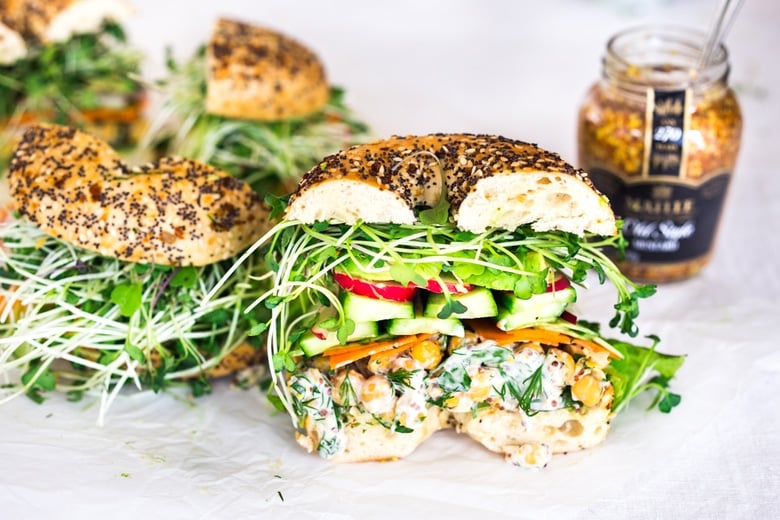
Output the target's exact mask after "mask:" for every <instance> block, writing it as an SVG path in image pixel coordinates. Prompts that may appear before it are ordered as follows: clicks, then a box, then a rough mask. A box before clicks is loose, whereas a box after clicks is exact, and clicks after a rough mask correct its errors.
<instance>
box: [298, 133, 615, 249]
mask: <svg viewBox="0 0 780 520" xmlns="http://www.w3.org/2000/svg"><path fill="white" fill-rule="evenodd" d="M442 178H444V179H446V192H445V193H446V196H447V198H448V200H449V203H450V211H451V214H452V218H453V220H454V222H455V224H456V226H457V227H458V228H459V229H462V230H465V231H472V232H476V233H481V232H483V231H485V230H486V229H488V228H502V229H514V228H516V227H517V226H520V225H523V224H532V226H533V228H534V229H535V230H538V231H546V230H552V229H555V230H560V231H568V232H570V233H577V234H581V233H583V232H586V231H587V232H591V233H596V234H599V235H614V234H615V233H616V231H617V230H616V228H615V217H614V214H613V213H612V210H611V208H610V206H609V202H608V201H607V199H606V197H605V196H604V195H602V194H600V193H599V192H598V191H597V190H596V188H595V187H594V186H593V184H592V183H591V181H590V179H589V178H588V176H587V175H586V174H585V172H583V171H582V170H577V169H575V168H574V167H572V166H571V165H569V164H567V163H566V162H565V161H563V160H562V159H561V158H560V156H559V155H557V154H555V153H551V152H548V151H546V150H543V149H541V148H539V147H537V146H536V145H533V144H529V143H525V142H521V141H516V140H511V139H507V138H504V137H499V136H489V135H472V134H433V135H425V136H407V137H393V138H390V139H387V140H384V141H377V142H373V143H369V144H365V145H358V146H354V147H352V148H349V149H347V150H344V151H341V152H339V153H336V154H333V155H330V156H328V157H326V158H325V159H323V160H322V161H321V162H320V163H319V164H318V165H317V166H315V167H314V168H312V169H311V170H310V171H309V172H307V173H306V175H304V177H303V179H302V180H301V182H300V184H299V186H298V189H297V190H296V192H295V193H294V194H293V196H292V198H291V200H290V204H289V206H288V208H287V213H286V217H287V218H288V219H290V220H299V221H301V222H309V223H310V222H314V221H318V220H322V221H328V220H335V221H339V222H344V223H347V224H352V223H354V222H356V221H357V219H360V220H362V221H364V222H392V223H397V224H412V223H414V222H415V221H416V217H415V212H414V210H415V208H417V207H420V206H428V207H432V206H434V205H436V203H437V202H438V199H439V197H440V195H441V194H442V190H441V179H442ZM335 200H339V201H344V203H343V204H334V203H333V202H332V201H335Z"/></svg>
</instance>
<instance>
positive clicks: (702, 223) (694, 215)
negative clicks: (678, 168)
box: [589, 168, 731, 263]
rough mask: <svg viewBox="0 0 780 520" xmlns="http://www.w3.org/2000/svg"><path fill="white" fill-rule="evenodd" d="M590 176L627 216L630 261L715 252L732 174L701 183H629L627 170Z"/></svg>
mask: <svg viewBox="0 0 780 520" xmlns="http://www.w3.org/2000/svg"><path fill="white" fill-rule="evenodd" d="M589 175H590V177H591V179H592V180H593V182H594V184H595V185H596V186H598V188H599V190H601V192H602V193H604V195H606V196H607V197H608V198H609V200H610V202H611V204H612V209H613V211H614V212H615V214H616V215H617V216H618V218H622V219H623V220H624V225H623V235H624V236H625V238H626V240H628V247H627V248H626V260H628V261H630V262H651V263H665V262H684V261H687V260H694V259H696V258H699V257H702V256H704V255H706V254H707V253H708V252H709V251H710V249H711V247H712V244H713V242H714V239H715V234H716V231H717V225H718V220H719V217H720V214H721V208H722V206H723V202H724V199H725V197H726V191H727V188H728V184H729V180H730V179H731V175H730V174H728V173H721V174H719V175H715V176H713V177H712V178H710V179H708V180H707V181H705V182H703V183H701V184H697V185H689V184H682V183H679V182H678V183H670V182H668V181H664V182H659V181H658V180H655V181H653V180H647V179H642V180H635V181H633V182H626V179H625V178H624V177H622V176H621V175H619V174H614V173H611V172H609V171H606V170H603V169H598V168H594V169H593V170H591V171H590V172H589Z"/></svg>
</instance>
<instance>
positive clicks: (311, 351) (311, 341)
mask: <svg viewBox="0 0 780 520" xmlns="http://www.w3.org/2000/svg"><path fill="white" fill-rule="evenodd" d="M336 335H337V331H335V330H328V331H324V332H320V333H319V334H314V333H313V332H311V331H309V332H307V333H306V334H304V335H303V337H302V338H301V339H300V342H299V343H298V344H299V345H300V347H301V350H303V352H304V354H306V355H307V356H309V357H311V356H316V355H317V354H322V353H323V352H324V351H325V350H326V349H329V348H330V347H335V346H336V345H338V344H339V343H341V342H340V341H339V339H338V337H336ZM378 335H379V325H378V324H377V323H376V322H375V321H361V322H355V331H354V332H353V333H352V334H350V335H349V337H348V338H347V341H358V340H361V339H366V338H373V337H376V336H378Z"/></svg>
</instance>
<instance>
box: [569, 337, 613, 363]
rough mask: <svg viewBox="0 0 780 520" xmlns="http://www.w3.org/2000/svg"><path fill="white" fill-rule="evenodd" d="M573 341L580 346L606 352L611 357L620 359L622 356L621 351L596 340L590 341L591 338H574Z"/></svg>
mask: <svg viewBox="0 0 780 520" xmlns="http://www.w3.org/2000/svg"><path fill="white" fill-rule="evenodd" d="M572 343H573V344H575V345H578V346H580V347H584V348H589V349H591V350H592V351H593V352H606V353H607V355H608V356H609V357H611V358H614V359H620V357H621V356H620V354H619V353H617V352H614V351H612V350H610V349H608V348H606V347H605V346H603V345H599V344H598V343H596V342H595V341H590V340H589V339H581V338H574V339H573V340H572Z"/></svg>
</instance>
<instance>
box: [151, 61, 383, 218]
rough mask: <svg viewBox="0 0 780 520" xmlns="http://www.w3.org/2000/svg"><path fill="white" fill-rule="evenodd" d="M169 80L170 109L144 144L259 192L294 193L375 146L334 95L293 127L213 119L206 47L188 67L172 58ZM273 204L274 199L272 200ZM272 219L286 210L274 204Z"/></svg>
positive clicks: (340, 94)
mask: <svg viewBox="0 0 780 520" xmlns="http://www.w3.org/2000/svg"><path fill="white" fill-rule="evenodd" d="M167 65H168V72H169V74H168V77H167V78H166V79H165V80H163V81H160V82H159V89H160V90H161V91H162V93H163V96H164V98H163V103H162V106H161V108H160V109H159V110H158V111H157V117H156V118H155V119H153V120H152V121H151V123H150V127H149V130H148V132H147V133H146V135H145V136H143V138H142V140H141V146H142V147H145V148H152V149H153V148H157V147H160V146H162V145H165V146H168V147H169V149H170V150H171V151H172V152H174V153H176V154H177V155H182V156H184V157H190V158H192V159H196V160H199V161H202V162H206V163H209V164H211V165H213V166H215V167H217V168H219V169H221V170H224V171H226V172H229V173H231V174H232V175H234V176H236V177H238V178H240V179H242V180H243V181H245V182H247V183H248V184H250V185H251V186H252V187H253V188H255V190H256V191H258V193H263V194H265V193H269V192H271V193H285V192H289V191H292V189H293V188H294V187H295V184H296V183H297V181H298V179H299V178H300V177H301V176H302V175H303V173H304V172H306V171H307V170H309V169H310V168H312V167H313V166H315V165H317V164H318V161H320V159H322V158H323V157H325V156H326V155H328V154H330V153H333V152H336V151H338V150H341V149H343V148H346V147H347V146H349V145H351V144H357V143H361V142H366V141H368V139H369V131H368V127H367V126H366V125H365V123H363V122H362V121H360V120H359V119H358V118H357V117H356V116H355V115H354V114H353V113H352V111H351V110H350V109H349V108H348V107H347V106H346V104H345V103H344V91H343V90H342V89H340V88H337V87H333V88H331V92H330V97H329V100H328V102H327V104H326V106H325V107H324V108H323V109H321V110H319V111H317V112H315V113H314V114H311V115H309V116H306V117H301V118H296V119H292V120H286V121H273V122H266V121H255V120H250V119H231V118H225V117H221V116H217V115H214V114H209V113H208V112H206V103H205V96H206V74H207V71H208V67H207V64H206V50H205V46H201V47H200V48H199V49H198V50H197V52H196V53H195V54H194V55H193V56H192V57H191V58H190V59H189V60H186V61H185V62H183V63H177V62H176V61H175V60H174V59H173V57H172V56H171V55H169V56H168V63H167ZM272 200H273V199H272ZM272 208H274V211H273V216H272V218H276V217H278V216H280V215H281V212H283V210H284V206H282V205H281V204H272Z"/></svg>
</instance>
